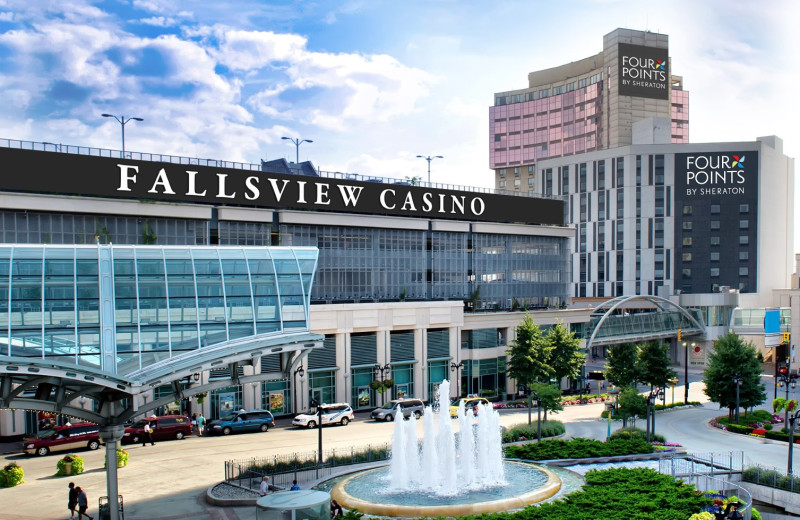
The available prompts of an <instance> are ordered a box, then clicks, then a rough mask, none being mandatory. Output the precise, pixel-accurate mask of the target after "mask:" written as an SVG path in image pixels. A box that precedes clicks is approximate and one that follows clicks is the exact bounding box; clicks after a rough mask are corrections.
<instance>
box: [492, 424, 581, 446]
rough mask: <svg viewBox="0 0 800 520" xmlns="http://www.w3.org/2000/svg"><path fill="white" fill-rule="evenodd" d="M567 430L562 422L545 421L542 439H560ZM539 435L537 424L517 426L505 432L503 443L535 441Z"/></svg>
mask: <svg viewBox="0 0 800 520" xmlns="http://www.w3.org/2000/svg"><path fill="white" fill-rule="evenodd" d="M565 431H566V429H565V428H564V423H562V422H561V421H543V422H542V438H544V437H558V436H559V435H563V434H564V432H565ZM536 435H537V426H536V423H535V422H534V423H532V424H530V425H528V424H517V425H514V426H512V427H510V428H508V429H507V430H506V431H504V432H503V442H504V443H509V442H517V441H524V440H531V439H535V438H536Z"/></svg>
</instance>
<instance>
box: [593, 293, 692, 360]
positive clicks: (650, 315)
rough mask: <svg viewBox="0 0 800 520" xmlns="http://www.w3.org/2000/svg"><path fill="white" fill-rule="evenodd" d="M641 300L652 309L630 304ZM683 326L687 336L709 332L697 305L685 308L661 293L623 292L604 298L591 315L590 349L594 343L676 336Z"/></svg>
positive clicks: (595, 344) (614, 342) (609, 343)
mask: <svg viewBox="0 0 800 520" xmlns="http://www.w3.org/2000/svg"><path fill="white" fill-rule="evenodd" d="M637 300H640V301H642V302H645V303H647V304H648V306H649V307H650V308H651V309H648V310H643V309H641V308H638V307H637V308H636V309H635V311H634V310H632V309H630V308H629V307H628V305H630V303H631V302H634V301H637ZM679 329H680V330H681V333H682V335H683V336H695V335H700V334H703V333H705V326H704V324H703V319H702V317H701V316H700V313H699V311H698V310H697V309H684V308H683V307H681V306H680V305H678V304H676V303H673V302H671V301H669V300H667V299H664V298H660V297H657V296H645V295H641V296H620V297H618V298H614V299H611V300H608V301H606V302H603V304H602V305H600V306H598V307H597V308H595V309H594V310H593V311H592V314H591V316H590V317H589V326H588V329H587V330H588V331H589V332H588V333H589V340H588V341H587V343H586V349H587V350H590V349H591V348H592V347H593V346H601V345H615V344H620V343H638V342H644V341H655V340H660V339H667V338H674V337H676V336H677V335H678V330H679Z"/></svg>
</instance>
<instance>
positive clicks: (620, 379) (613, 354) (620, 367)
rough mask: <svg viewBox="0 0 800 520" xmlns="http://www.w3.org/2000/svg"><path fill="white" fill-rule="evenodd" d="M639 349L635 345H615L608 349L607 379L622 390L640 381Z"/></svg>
mask: <svg viewBox="0 0 800 520" xmlns="http://www.w3.org/2000/svg"><path fill="white" fill-rule="evenodd" d="M638 356H639V347H638V346H636V345H634V344H633V343H625V344H622V345H614V346H613V347H611V348H610V349H608V361H607V362H606V379H608V380H609V381H611V382H612V383H614V384H615V385H617V386H618V387H620V388H624V387H626V386H631V385H634V384H636V383H637V382H638V381H639V373H638V371H637V365H636V360H637V358H638Z"/></svg>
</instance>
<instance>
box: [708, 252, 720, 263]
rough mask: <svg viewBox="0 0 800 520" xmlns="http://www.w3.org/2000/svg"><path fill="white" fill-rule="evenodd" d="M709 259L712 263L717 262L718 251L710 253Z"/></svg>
mask: <svg viewBox="0 0 800 520" xmlns="http://www.w3.org/2000/svg"><path fill="white" fill-rule="evenodd" d="M710 258H711V261H712V262H719V251H712V252H711V257H710Z"/></svg>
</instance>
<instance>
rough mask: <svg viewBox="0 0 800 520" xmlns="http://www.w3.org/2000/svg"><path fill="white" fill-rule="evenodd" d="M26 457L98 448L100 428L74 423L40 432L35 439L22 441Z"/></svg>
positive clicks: (90, 424) (93, 425) (89, 424)
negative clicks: (52, 452)
mask: <svg viewBox="0 0 800 520" xmlns="http://www.w3.org/2000/svg"><path fill="white" fill-rule="evenodd" d="M22 446H23V451H24V452H25V453H27V454H28V455H40V456H41V455H47V454H48V453H50V452H51V451H73V450H79V449H81V448H88V449H90V450H96V449H97V448H99V447H100V427H99V426H98V425H96V424H93V423H76V424H70V425H68V426H56V427H55V428H53V429H48V430H42V431H40V432H39V434H38V435H36V437H31V438H29V439H25V440H24V441H23V444H22Z"/></svg>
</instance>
